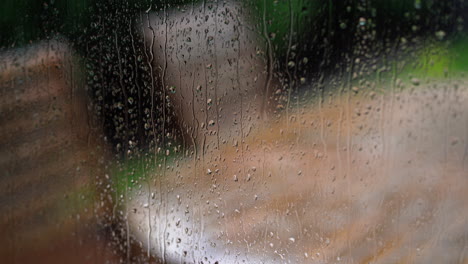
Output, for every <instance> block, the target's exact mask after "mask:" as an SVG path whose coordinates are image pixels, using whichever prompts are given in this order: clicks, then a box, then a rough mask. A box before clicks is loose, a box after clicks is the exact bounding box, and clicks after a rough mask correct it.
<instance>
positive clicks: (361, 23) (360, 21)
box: [359, 17, 367, 27]
mask: <svg viewBox="0 0 468 264" xmlns="http://www.w3.org/2000/svg"><path fill="white" fill-rule="evenodd" d="M366 23H367V20H366V19H365V18H363V17H361V18H359V25H360V26H361V27H363V26H365V25H366Z"/></svg>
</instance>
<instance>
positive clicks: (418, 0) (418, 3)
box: [414, 0, 422, 9]
mask: <svg viewBox="0 0 468 264" xmlns="http://www.w3.org/2000/svg"><path fill="white" fill-rule="evenodd" d="M421 6H422V5H421V0H415V1H414V8H416V9H421Z"/></svg>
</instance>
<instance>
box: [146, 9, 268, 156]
mask: <svg viewBox="0 0 468 264" xmlns="http://www.w3.org/2000/svg"><path fill="white" fill-rule="evenodd" d="M248 10H249V9H248V8H246V9H244V8H243V7H242V5H241V4H240V3H234V2H232V1H220V2H218V3H209V4H208V3H206V4H200V5H195V6H193V5H188V6H184V7H180V8H178V9H168V10H165V11H158V12H153V13H150V14H149V15H147V14H144V15H143V17H145V19H146V21H144V23H143V24H144V28H145V31H144V34H145V36H144V38H145V40H146V43H147V46H148V47H150V49H151V50H152V51H153V52H154V64H155V65H154V66H156V67H155V68H156V69H155V73H156V74H157V75H158V76H159V77H160V79H161V80H162V83H163V85H164V86H165V87H164V88H165V94H166V95H167V96H169V98H170V101H171V102H172V103H173V104H174V106H175V113H176V115H177V116H178V119H179V121H180V122H181V123H182V127H183V130H184V131H183V132H184V133H186V135H187V136H188V137H189V138H190V140H191V141H192V143H201V142H205V143H206V142H216V145H218V143H219V142H220V141H222V140H223V139H225V140H228V139H230V138H232V136H234V135H236V136H237V135H240V134H241V133H242V132H241V130H243V129H247V127H248V126H250V125H252V124H254V123H255V122H254V121H255V119H257V118H259V117H260V115H262V114H264V113H262V112H265V108H266V105H267V102H266V101H267V100H268V95H269V94H270V91H271V90H272V88H271V86H272V83H273V77H272V76H271V74H270V76H269V74H268V69H267V63H268V61H267V59H266V57H267V56H265V47H264V46H265V45H264V44H263V43H264V41H263V40H261V37H260V34H259V33H258V32H253V31H252V29H249V27H248V26H246V25H247V24H251V23H250V21H249V20H251V18H250V17H249V14H248ZM148 21H149V22H148ZM242 113H244V116H242ZM245 113H248V115H249V117H250V118H247V117H246V114H245ZM242 126H244V127H242ZM244 133H245V132H244ZM218 136H219V137H218ZM217 147H218V146H217Z"/></svg>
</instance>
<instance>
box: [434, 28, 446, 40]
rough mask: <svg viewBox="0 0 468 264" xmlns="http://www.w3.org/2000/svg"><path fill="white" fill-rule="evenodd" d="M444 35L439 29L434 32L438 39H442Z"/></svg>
mask: <svg viewBox="0 0 468 264" xmlns="http://www.w3.org/2000/svg"><path fill="white" fill-rule="evenodd" d="M445 35H446V33H445V31H443V30H439V31H437V32H436V33H435V36H436V38H437V39H439V40H443V39H444V38H445Z"/></svg>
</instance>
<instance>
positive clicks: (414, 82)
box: [411, 78, 421, 86]
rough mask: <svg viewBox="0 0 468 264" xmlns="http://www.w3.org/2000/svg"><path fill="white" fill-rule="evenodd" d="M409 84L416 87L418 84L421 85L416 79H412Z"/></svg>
mask: <svg viewBox="0 0 468 264" xmlns="http://www.w3.org/2000/svg"><path fill="white" fill-rule="evenodd" d="M411 83H412V84H413V85H415V86H418V85H419V84H421V81H420V80H419V79H418V78H412V79H411Z"/></svg>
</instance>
